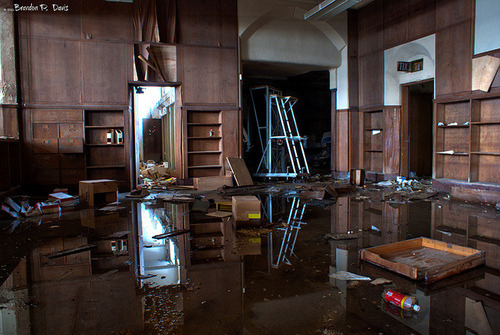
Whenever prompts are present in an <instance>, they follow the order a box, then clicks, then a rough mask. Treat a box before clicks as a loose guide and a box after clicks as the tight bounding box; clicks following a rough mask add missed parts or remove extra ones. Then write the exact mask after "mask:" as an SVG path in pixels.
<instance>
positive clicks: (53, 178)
mask: <svg viewBox="0 0 500 335" xmlns="http://www.w3.org/2000/svg"><path fill="white" fill-rule="evenodd" d="M59 181H60V180H59V169H35V170H34V171H33V182H34V183H35V184H38V185H58V184H59Z"/></svg>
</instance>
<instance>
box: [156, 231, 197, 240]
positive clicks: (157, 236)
mask: <svg viewBox="0 0 500 335" xmlns="http://www.w3.org/2000/svg"><path fill="white" fill-rule="evenodd" d="M190 231H191V229H177V230H172V231H171V232H168V233H163V234H159V235H154V236H153V238H154V239H157V240H161V239H164V238H168V237H173V236H178V235H184V234H187V233H189V232H190Z"/></svg>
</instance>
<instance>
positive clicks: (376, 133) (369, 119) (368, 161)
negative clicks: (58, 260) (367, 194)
mask: <svg viewBox="0 0 500 335" xmlns="http://www.w3.org/2000/svg"><path fill="white" fill-rule="evenodd" d="M363 164H364V168H365V170H367V171H373V172H383V169H384V113H383V110H382V109H376V110H368V111H365V112H364V113H363Z"/></svg>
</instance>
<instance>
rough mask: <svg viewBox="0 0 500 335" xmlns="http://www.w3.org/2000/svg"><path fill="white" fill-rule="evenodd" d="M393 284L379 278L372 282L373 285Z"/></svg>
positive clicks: (390, 281)
mask: <svg viewBox="0 0 500 335" xmlns="http://www.w3.org/2000/svg"><path fill="white" fill-rule="evenodd" d="M390 283H392V280H389V279H385V278H377V279H375V280H373V281H371V282H370V284H372V285H385V284H390Z"/></svg>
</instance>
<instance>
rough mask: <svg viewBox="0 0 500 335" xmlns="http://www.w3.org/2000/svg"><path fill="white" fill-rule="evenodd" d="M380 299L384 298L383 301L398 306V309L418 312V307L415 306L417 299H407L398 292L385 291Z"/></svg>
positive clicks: (407, 297)
mask: <svg viewBox="0 0 500 335" xmlns="http://www.w3.org/2000/svg"><path fill="white" fill-rule="evenodd" d="M382 298H384V300H385V301H387V302H388V303H391V304H393V305H395V306H398V307H399V308H402V309H410V310H414V311H415V312H418V311H420V306H419V305H417V299H416V298H415V297H409V296H407V295H404V294H401V293H399V292H396V291H393V290H390V289H386V290H385V291H384V294H383V295H382Z"/></svg>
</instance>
